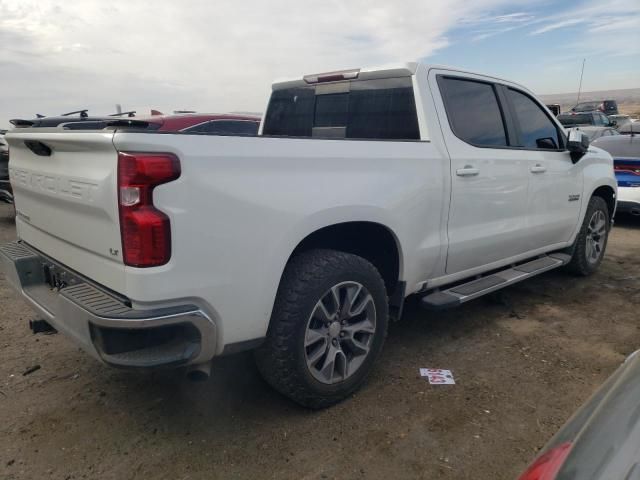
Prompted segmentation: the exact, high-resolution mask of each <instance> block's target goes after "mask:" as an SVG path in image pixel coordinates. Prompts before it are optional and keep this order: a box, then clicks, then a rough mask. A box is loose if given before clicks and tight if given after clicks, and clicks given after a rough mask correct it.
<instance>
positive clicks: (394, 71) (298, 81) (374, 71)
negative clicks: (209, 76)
mask: <svg viewBox="0 0 640 480" xmlns="http://www.w3.org/2000/svg"><path fill="white" fill-rule="evenodd" d="M418 68H422V69H423V70H424V71H429V70H431V69H438V70H450V71H451V72H455V73H463V74H468V75H477V76H480V77H485V78H487V79H491V80H495V81H498V82H502V83H509V84H511V85H514V86H518V87H520V88H522V89H524V90H527V91H529V90H528V89H527V88H526V87H525V86H523V85H520V84H518V83H516V82H512V81H510V80H506V79H503V78H499V77H496V76H494V75H490V74H486V73H480V72H473V71H470V70H467V69H465V68H460V67H452V66H450V65H438V64H431V63H422V62H404V63H392V64H388V65H379V66H373V67H363V68H347V69H342V70H337V71H327V72H323V73H315V74H311V75H303V76H301V77H297V78H288V79H279V80H276V81H274V82H273V84H272V89H273V90H281V89H284V88H291V87H301V86H305V85H308V84H309V83H307V82H306V81H305V78H309V77H317V76H322V75H331V74H339V73H343V72H344V73H350V72H358V80H374V79H382V78H395V77H408V76H411V75H414V74H415V73H416V72H417V71H418ZM345 80H346V79H345Z"/></svg>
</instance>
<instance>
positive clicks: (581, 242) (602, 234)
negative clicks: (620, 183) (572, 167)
mask: <svg viewBox="0 0 640 480" xmlns="http://www.w3.org/2000/svg"><path fill="white" fill-rule="evenodd" d="M609 229H610V219H609V209H608V208H607V203H606V202H605V201H604V199H603V198H601V197H591V199H590V200H589V205H588V207H587V213H586V214H585V216H584V220H583V222H582V227H581V228H580V232H578V236H577V237H576V241H575V243H574V245H573V255H572V257H571V262H570V263H569V269H570V270H571V271H572V272H573V273H576V274H578V275H583V276H586V275H591V274H592V273H593V272H595V271H596V270H597V269H598V267H599V266H600V263H601V262H602V258H603V257H604V252H605V249H606V248H607V240H608V237H609Z"/></svg>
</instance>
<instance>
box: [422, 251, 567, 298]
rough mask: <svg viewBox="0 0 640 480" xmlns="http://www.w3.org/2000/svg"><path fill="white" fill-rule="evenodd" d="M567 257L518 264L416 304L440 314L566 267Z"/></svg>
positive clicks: (564, 255)
mask: <svg viewBox="0 0 640 480" xmlns="http://www.w3.org/2000/svg"><path fill="white" fill-rule="evenodd" d="M570 261H571V256H570V255H567V254H566V253H551V254H549V255H545V256H542V257H539V258H536V259H535V260H531V261H529V262H526V263H521V264H520V265H516V266H514V267H511V268H507V269H506V270H502V271H500V272H496V273H493V274H491V275H487V276H486V277H481V278H477V279H475V280H472V281H470V282H467V283H463V284H461V285H456V286H455V287H451V288H449V289H447V290H439V291H436V292H433V293H430V294H428V295H426V296H424V297H422V299H421V300H420V301H421V303H422V306H423V307H425V308H428V309H429V310H442V309H445V308H452V307H457V306H458V305H460V304H462V303H464V302H468V301H469V300H473V299H476V298H478V297H481V296H483V295H486V294H487V293H491V292H495V291H496V290H500V289H501V288H504V287H508V286H509V285H513V284H514V283H518V282H520V281H522V280H526V279H527V278H531V277H535V276H536V275H539V274H541V273H544V272H548V271H549V270H553V269H554V268H558V267H561V266H563V265H566V264H567V263H569V262H570Z"/></svg>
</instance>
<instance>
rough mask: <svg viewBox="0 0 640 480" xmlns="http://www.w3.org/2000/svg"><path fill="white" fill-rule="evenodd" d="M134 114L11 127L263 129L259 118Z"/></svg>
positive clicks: (46, 119)
mask: <svg viewBox="0 0 640 480" xmlns="http://www.w3.org/2000/svg"><path fill="white" fill-rule="evenodd" d="M135 113H136V112H133V111H132V112H123V113H118V114H113V115H107V116H89V115H88V113H87V110H81V111H77V112H70V113H68V114H64V115H60V116H56V117H39V118H35V119H31V120H22V119H14V120H11V123H12V124H13V125H14V126H16V127H18V128H25V127H29V128H44V127H57V126H59V125H63V128H65V129H67V130H96V129H102V128H106V127H108V126H114V127H115V126H120V127H122V126H130V127H135V128H139V129H146V130H157V131H160V132H180V131H189V132H190V133H203V134H209V135H256V134H257V133H258V127H259V125H260V117H257V116H254V115H232V114H196V113H184V114H175V115H153V116H137V117H136V116H135ZM73 115H75V116H73Z"/></svg>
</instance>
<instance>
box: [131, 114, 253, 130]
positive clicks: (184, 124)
mask: <svg viewBox="0 0 640 480" xmlns="http://www.w3.org/2000/svg"><path fill="white" fill-rule="evenodd" d="M136 119H140V120H143V119H142V118H139V117H136ZM144 121H146V122H149V123H151V124H160V127H159V128H158V131H159V132H189V133H206V134H209V135H257V134H258V127H259V126H260V117H257V116H254V115H231V114H200V113H187V114H175V115H154V116H151V117H147V118H144Z"/></svg>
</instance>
